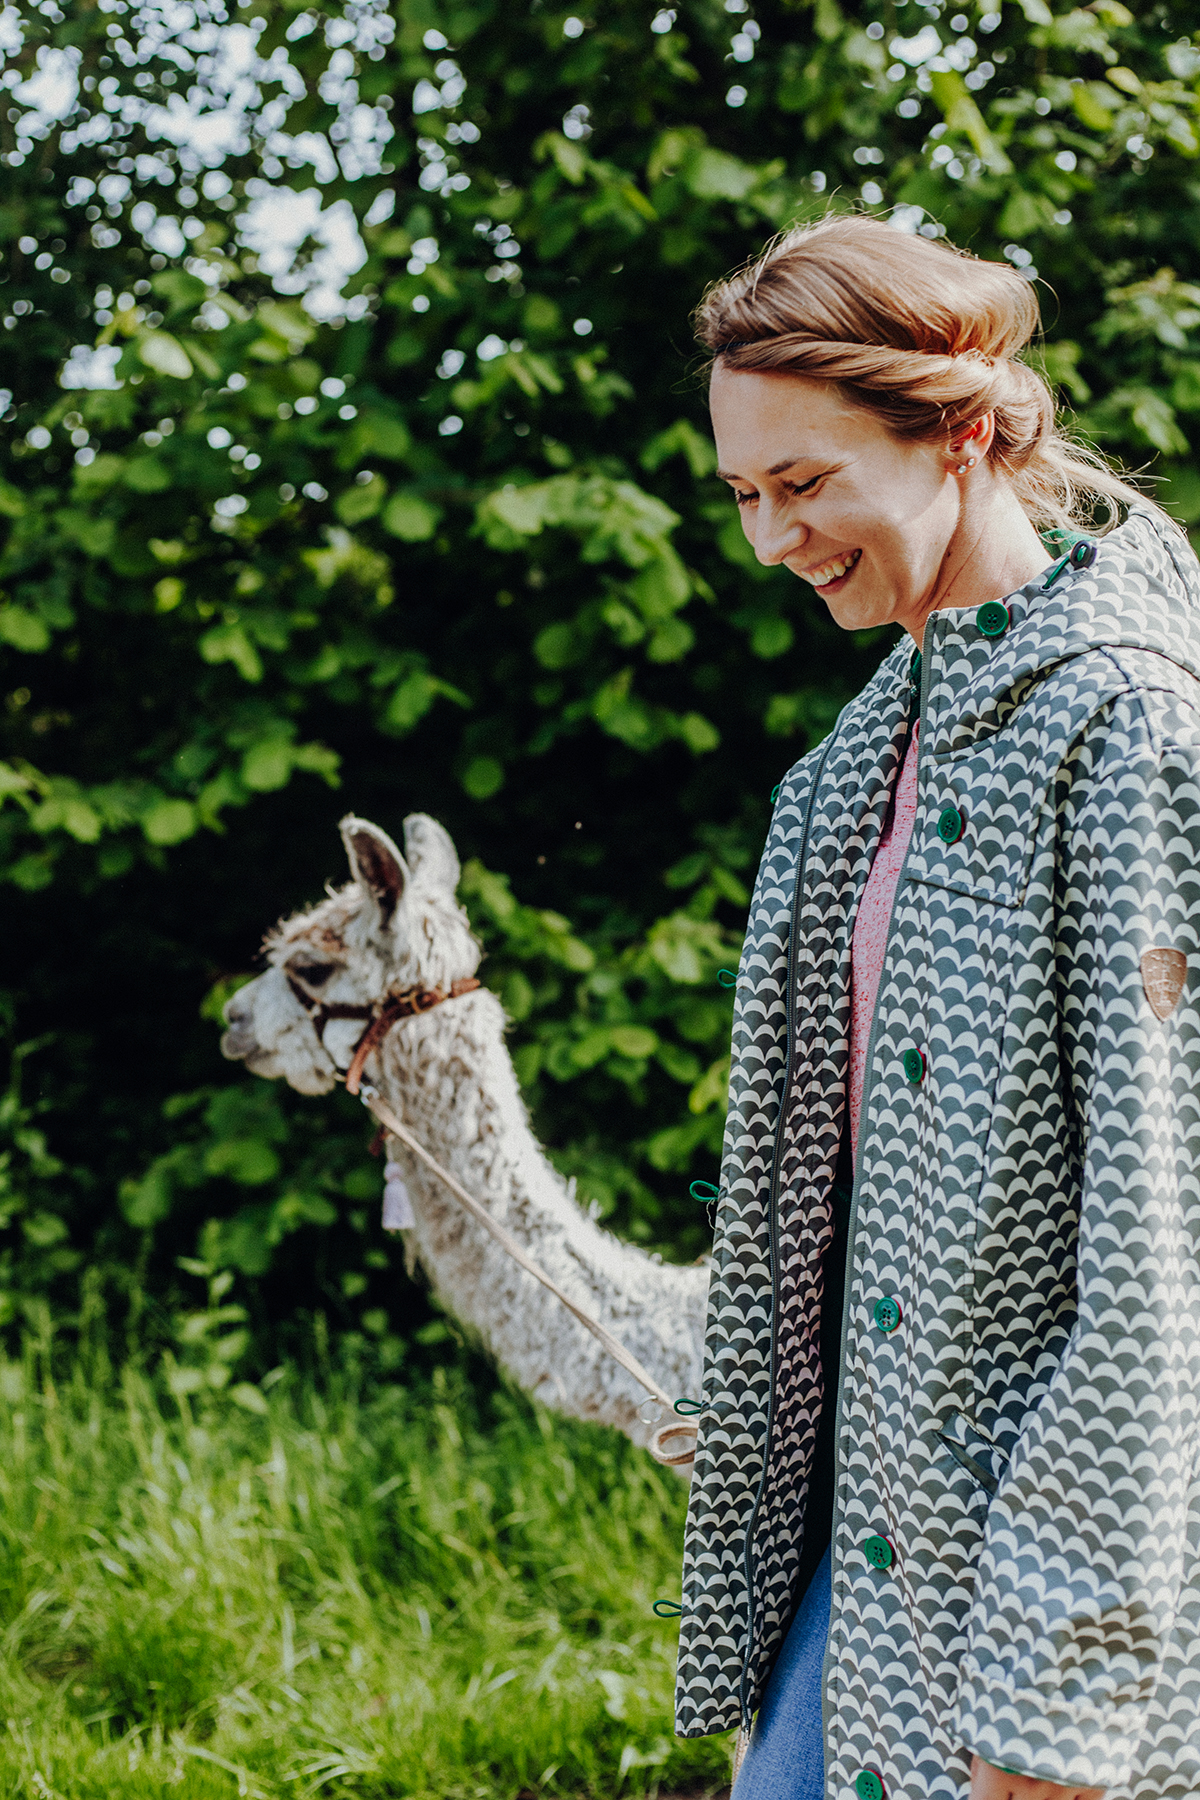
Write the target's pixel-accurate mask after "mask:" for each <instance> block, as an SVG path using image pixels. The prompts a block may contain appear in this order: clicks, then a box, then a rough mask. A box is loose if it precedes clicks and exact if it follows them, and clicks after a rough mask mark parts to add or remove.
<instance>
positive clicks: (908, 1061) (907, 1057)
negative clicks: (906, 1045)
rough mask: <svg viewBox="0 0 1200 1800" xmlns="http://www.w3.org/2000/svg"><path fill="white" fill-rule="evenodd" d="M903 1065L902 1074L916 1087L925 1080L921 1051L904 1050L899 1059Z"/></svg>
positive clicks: (922, 1052) (923, 1053) (923, 1060)
mask: <svg viewBox="0 0 1200 1800" xmlns="http://www.w3.org/2000/svg"><path fill="white" fill-rule="evenodd" d="M900 1061H901V1062H902V1064H903V1065H904V1073H905V1074H906V1075H907V1076H908V1079H909V1080H910V1081H911V1082H912V1084H913V1086H914V1087H916V1086H917V1085H918V1084H919V1083H920V1082H922V1081H924V1079H925V1052H924V1051H923V1050H912V1049H909V1050H906V1051H905V1052H904V1055H903V1056H902V1057H901V1058H900Z"/></svg>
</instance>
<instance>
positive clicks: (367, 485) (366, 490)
mask: <svg viewBox="0 0 1200 1800" xmlns="http://www.w3.org/2000/svg"><path fill="white" fill-rule="evenodd" d="M386 494H387V482H386V481H385V480H384V479H383V477H382V475H372V477H371V479H370V481H367V482H363V483H361V484H359V483H356V484H355V486H354V487H351V488H345V489H344V490H343V491H342V492H341V493H340V494H339V495H338V497H337V499H336V500H335V501H334V505H333V510H334V512H335V513H336V514H337V516H338V518H339V519H340V520H341V521H342V523H343V525H361V523H362V521H363V520H364V519H373V518H374V517H375V514H376V513H377V512H378V511H379V509H380V507H381V506H382V505H383V502H384V498H385V496H386ZM395 535H396V536H397V537H398V536H400V535H401V534H400V533H399V532H397V533H395Z"/></svg>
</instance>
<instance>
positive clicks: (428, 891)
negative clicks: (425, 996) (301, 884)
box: [221, 813, 480, 1094]
mask: <svg viewBox="0 0 1200 1800" xmlns="http://www.w3.org/2000/svg"><path fill="white" fill-rule="evenodd" d="M341 833H342V842H343V843H344V844H345V846H346V855H347V857H348V858H349V860H350V875H351V880H350V882H349V884H348V885H347V886H346V887H344V888H340V889H338V890H337V891H336V892H331V893H330V895H329V897H328V898H327V899H325V900H323V901H322V902H321V903H320V905H319V906H314V907H313V908H312V910H311V911H309V912H306V913H297V914H296V915H295V916H294V917H293V918H291V919H287V920H285V921H284V923H283V924H282V925H280V926H278V927H277V928H276V929H275V930H274V931H273V932H271V933H270V935H269V936H268V938H267V941H266V946H265V948H266V955H267V961H268V963H269V965H270V966H269V967H268V969H267V970H266V972H265V973H264V974H262V975H260V976H258V978H257V979H256V980H254V981H251V982H249V983H248V984H247V985H246V986H245V987H243V988H239V989H238V991H237V993H236V994H234V996H233V998H232V999H231V1000H229V1001H228V1002H227V1003H226V1006H225V1019H226V1023H227V1024H228V1027H229V1029H228V1030H227V1031H226V1033H225V1035H224V1036H223V1037H222V1039H221V1050H222V1053H223V1055H225V1056H227V1057H229V1058H231V1059H232V1060H234V1061H241V1062H244V1063H245V1064H246V1066H247V1068H249V1069H252V1070H253V1071H254V1073H255V1074H256V1075H266V1076H268V1077H271V1078H274V1077H276V1076H280V1075H282V1076H283V1077H284V1078H285V1079H286V1080H287V1081H288V1082H289V1083H290V1084H291V1086H292V1087H294V1088H296V1089H298V1091H299V1092H300V1093H302V1094H325V1093H328V1092H329V1090H330V1088H332V1087H333V1085H334V1083H335V1082H336V1081H337V1079H338V1075H339V1073H340V1072H342V1071H344V1070H345V1069H346V1068H347V1067H348V1066H349V1063H350V1059H351V1057H352V1055H353V1053H354V1046H355V1044H356V1043H357V1042H358V1039H359V1038H360V1037H361V1035H362V1033H363V1030H364V1027H365V1023H366V1020H365V1018H364V1017H362V1016H357V1017H350V1018H344V1017H343V1018H338V1017H337V1016H336V1012H337V1009H338V1008H341V1007H346V1008H350V1009H356V1010H357V1009H365V1008H369V1007H372V1006H376V1005H378V1004H379V1003H380V1002H381V1001H382V1000H384V999H386V997H387V996H388V995H389V994H392V993H398V992H400V991H402V990H404V989H406V988H412V987H422V988H441V989H442V991H443V992H444V993H449V991H450V987H451V984H452V983H453V982H455V981H457V980H460V979H462V978H464V977H466V976H469V975H472V974H473V973H474V971H475V969H476V968H477V967H478V965H479V956H480V950H479V945H478V943H477V942H476V940H475V938H474V937H473V936H472V935H471V928H470V925H469V924H468V922H467V916H466V914H465V912H464V911H463V909H462V907H461V906H460V905H459V904H458V901H457V900H456V899H455V889H456V887H457V886H458V877H459V866H458V857H457V855H456V854H455V850H454V845H453V843H452V842H451V839H450V836H449V834H448V833H447V832H445V831H443V829H442V827H441V826H440V825H438V824H437V823H436V822H435V821H434V820H433V819H430V818H427V817H426V815H425V814H424V813H411V814H410V815H409V817H408V818H407V819H405V821H404V852H405V853H404V855H403V856H402V855H401V854H400V852H399V850H398V849H397V848H396V846H395V844H394V843H393V842H392V840H391V838H390V837H389V836H388V835H387V833H386V831H381V830H380V829H379V827H378V825H372V824H371V823H370V822H369V820H367V819H357V818H355V817H354V816H353V815H350V816H349V817H347V818H345V819H343V820H342V823H341ZM321 1009H325V1010H324V1012H322V1010H321Z"/></svg>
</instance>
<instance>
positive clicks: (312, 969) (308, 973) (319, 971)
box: [288, 963, 337, 987]
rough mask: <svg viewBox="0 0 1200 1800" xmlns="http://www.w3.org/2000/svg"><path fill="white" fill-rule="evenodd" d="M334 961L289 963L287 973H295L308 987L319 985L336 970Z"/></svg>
mask: <svg viewBox="0 0 1200 1800" xmlns="http://www.w3.org/2000/svg"><path fill="white" fill-rule="evenodd" d="M336 969H337V964H336V963H289V964H288V972H289V974H292V975H296V976H298V977H299V978H300V980H301V981H303V982H304V983H305V984H306V985H307V986H308V987H321V986H323V985H324V983H325V982H327V981H328V980H329V977H330V976H331V975H332V974H334V973H335V972H336Z"/></svg>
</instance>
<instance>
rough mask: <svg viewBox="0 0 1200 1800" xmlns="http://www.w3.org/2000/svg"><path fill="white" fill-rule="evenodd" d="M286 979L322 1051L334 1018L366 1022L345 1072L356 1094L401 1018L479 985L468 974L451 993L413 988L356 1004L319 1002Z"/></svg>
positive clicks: (349, 1089)
mask: <svg viewBox="0 0 1200 1800" xmlns="http://www.w3.org/2000/svg"><path fill="white" fill-rule="evenodd" d="M284 977H285V979H286V981H287V984H288V986H289V987H290V988H291V990H292V993H293V994H294V995H295V997H296V999H297V1000H298V1001H299V1002H300V1004H301V1006H302V1007H303V1008H304V1010H305V1012H306V1013H307V1014H308V1016H309V1018H310V1019H311V1020H312V1028H313V1030H314V1031H315V1032H316V1034H317V1039H318V1041H319V1043H320V1045H321V1048H322V1049H324V1048H325V1027H326V1026H327V1025H328V1024H330V1022H331V1021H332V1020H334V1019H365V1020H366V1021H367V1026H366V1029H365V1030H364V1032H363V1034H362V1036H361V1037H360V1038H359V1040H358V1042H357V1043H356V1044H355V1046H354V1054H353V1055H352V1057H351V1058H350V1067H349V1068H348V1069H347V1070H346V1089H347V1092H349V1093H351V1094H357V1092H358V1089H359V1084H360V1082H361V1081H362V1073H363V1069H364V1067H365V1066H366V1061H367V1058H368V1056H370V1055H371V1053H372V1052H373V1051H374V1050H377V1049H378V1048H379V1045H380V1044H381V1043H382V1042H383V1040H384V1038H385V1037H386V1036H387V1034H388V1032H389V1031H390V1030H391V1029H392V1026H393V1025H395V1024H396V1022H397V1021H398V1020H400V1019H411V1018H414V1017H415V1016H416V1014H417V1013H426V1012H432V1010H433V1008H434V1007H435V1006H440V1005H441V1004H442V1002H443V1001H445V1000H457V999H458V998H459V996H460V995H461V994H470V993H473V992H474V990H475V989H476V988H477V987H479V986H480V982H479V981H478V979H477V978H476V977H475V976H474V975H465V976H463V977H462V979H461V980H459V981H455V982H452V983H451V985H450V991H449V993H446V992H445V990H444V989H442V988H440V987H435V988H425V987H421V986H419V985H418V986H414V987H408V988H402V989H401V990H400V992H399V993H398V994H389V995H388V996H387V997H386V999H384V1000H382V1001H377V1002H375V1003H374V1004H372V1003H370V1002H368V1001H363V1002H362V1003H361V1004H360V1005H353V1004H351V1003H350V1002H348V1001H342V1000H334V1001H332V1002H327V1001H324V1000H317V999H315V998H314V996H313V995H312V994H309V993H306V992H305V990H304V989H303V988H302V987H301V985H300V983H299V982H298V981H297V980H296V978H295V976H294V975H292V974H290V973H289V972H288V971H287V970H286V969H285V970H284Z"/></svg>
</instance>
